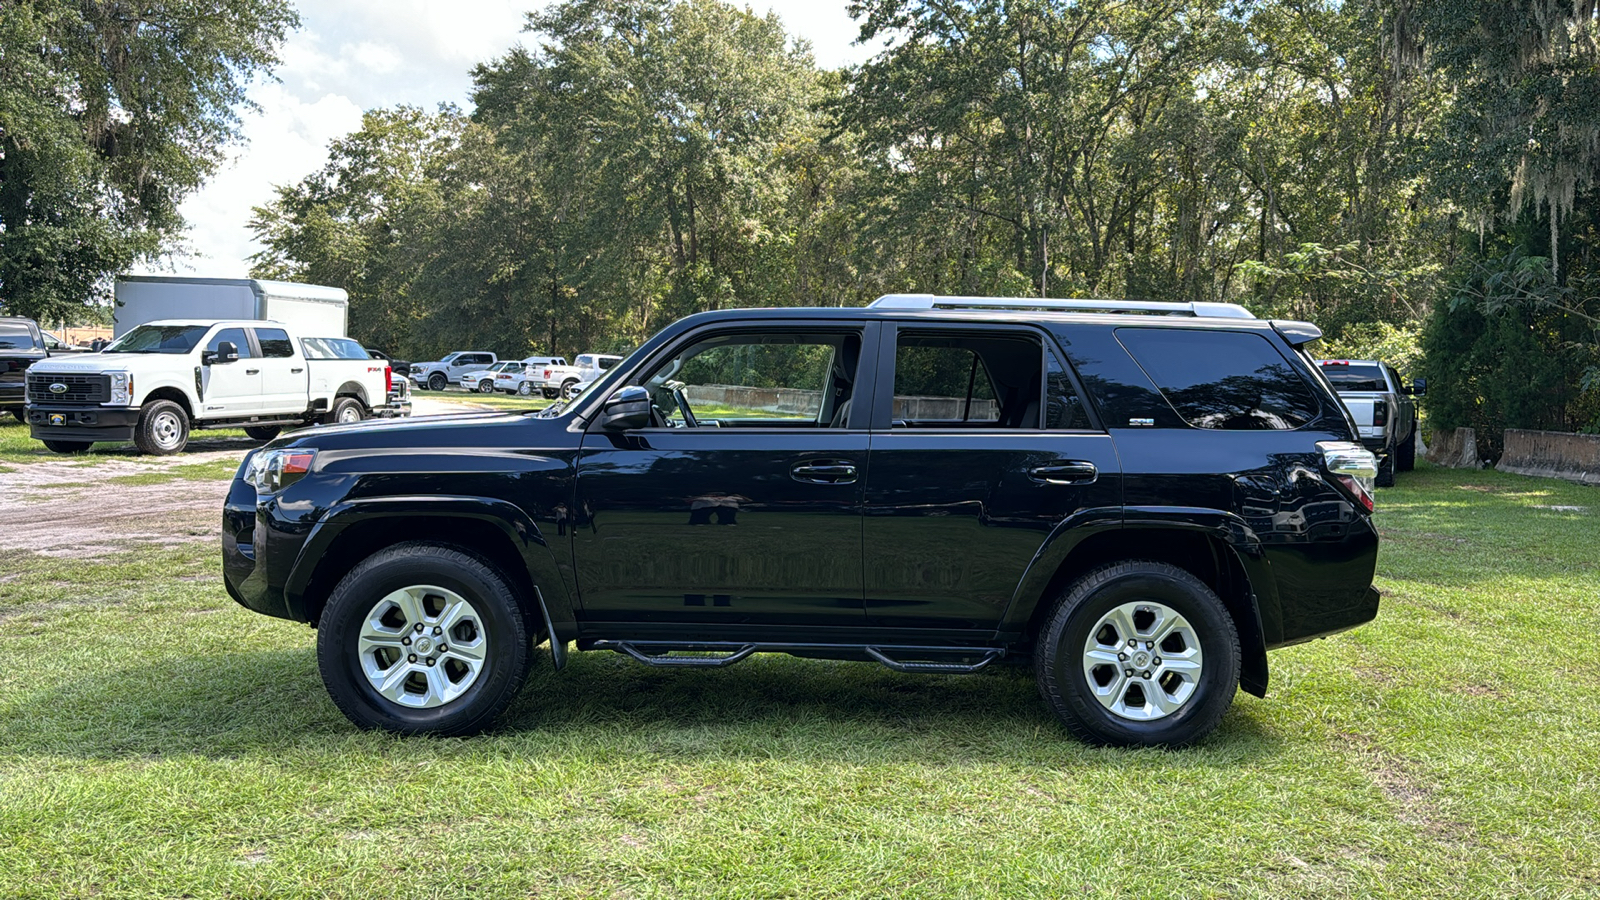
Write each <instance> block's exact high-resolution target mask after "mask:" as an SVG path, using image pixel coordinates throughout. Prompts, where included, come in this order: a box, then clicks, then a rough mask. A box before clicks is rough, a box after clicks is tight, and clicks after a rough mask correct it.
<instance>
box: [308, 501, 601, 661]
mask: <svg viewBox="0 0 1600 900" xmlns="http://www.w3.org/2000/svg"><path fill="white" fill-rule="evenodd" d="M419 516H422V517H427V518H430V519H461V520H473V521H479V522H484V523H487V524H489V525H491V526H493V527H494V528H495V529H496V530H498V531H499V532H500V533H501V534H503V535H505V537H506V539H507V540H508V541H509V542H510V543H511V546H512V547H513V548H514V549H515V551H516V553H517V555H518V556H519V557H520V559H521V561H522V565H523V571H522V573H514V572H512V573H507V574H508V575H511V576H513V577H515V576H517V575H518V574H523V575H526V577H527V579H528V581H529V582H530V585H531V588H532V590H531V592H529V595H528V596H527V597H526V600H527V602H529V603H530V604H531V605H533V606H536V607H538V608H537V609H536V610H530V612H534V613H537V615H538V616H539V617H541V619H542V621H543V623H544V625H545V627H546V629H547V631H548V632H549V635H550V652H551V656H552V657H553V659H554V661H555V664H556V667H557V668H560V667H561V666H563V665H565V663H566V642H567V641H570V640H576V639H577V636H578V634H577V621H576V618H575V616H574V615H573V604H572V598H571V597H570V596H568V594H567V590H566V586H565V585H566V583H565V581H563V580H562V577H561V572H560V569H559V568H558V567H557V565H556V559H555V554H554V552H553V551H552V549H551V547H550V545H549V543H548V542H547V541H546V540H545V537H544V534H543V533H542V532H541V531H540V530H539V526H538V525H537V524H536V523H535V522H534V521H533V519H532V518H530V517H529V516H528V514H527V513H526V512H524V511H523V510H522V509H521V508H520V507H518V506H517V505H515V504H513V503H509V502H507V501H505V500H499V499H495V498H490V497H462V496H394V497H371V498H363V499H359V500H351V501H347V502H344V503H340V504H337V505H335V506H333V507H330V508H329V509H328V511H327V512H326V513H324V514H323V515H322V517H321V518H320V519H318V520H317V522H316V524H314V525H312V526H311V529H310V531H309V532H308V533H307V535H306V540H305V542H304V543H303V544H302V545H301V548H300V552H299V554H298V555H297V556H296V558H295V561H294V566H293V568H291V569H290V572H289V578H288V580H287V581H286V582H285V584H284V598H285V600H286V602H287V605H288V607H289V610H290V611H291V612H292V613H293V614H294V615H295V616H296V617H297V618H300V619H302V620H308V619H309V616H308V615H307V610H306V601H305V596H306V592H307V589H308V588H309V587H310V585H311V581H312V578H313V577H314V576H315V574H316V570H317V567H318V565H319V564H320V563H321V562H322V560H323V559H324V556H325V554H326V553H327V551H328V550H329V548H331V547H332V546H333V545H334V543H335V542H336V540H337V539H338V537H339V536H340V535H341V534H343V533H344V532H345V531H346V530H347V529H349V528H350V527H351V526H353V525H358V524H365V523H369V522H373V521H378V520H384V519H393V520H395V523H396V525H397V526H399V525H400V524H401V522H403V521H404V520H407V519H415V518H417V517H419ZM397 530H398V528H397ZM467 549H468V550H471V549H472V548H471V547H468V548H467ZM519 581H520V579H519Z"/></svg>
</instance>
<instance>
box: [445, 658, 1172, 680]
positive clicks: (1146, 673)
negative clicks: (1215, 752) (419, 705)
mask: <svg viewBox="0 0 1600 900" xmlns="http://www.w3.org/2000/svg"><path fill="white" fill-rule="evenodd" d="M429 665H432V663H431V662H430V663H429ZM1139 677H1140V678H1149V677H1150V673H1149V672H1140V673H1139Z"/></svg>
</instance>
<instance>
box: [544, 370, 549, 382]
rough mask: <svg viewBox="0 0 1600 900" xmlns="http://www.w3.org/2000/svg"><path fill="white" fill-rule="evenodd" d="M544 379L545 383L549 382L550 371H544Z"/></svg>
mask: <svg viewBox="0 0 1600 900" xmlns="http://www.w3.org/2000/svg"><path fill="white" fill-rule="evenodd" d="M544 377H545V380H546V381H549V380H550V370H549V369H545V370H544Z"/></svg>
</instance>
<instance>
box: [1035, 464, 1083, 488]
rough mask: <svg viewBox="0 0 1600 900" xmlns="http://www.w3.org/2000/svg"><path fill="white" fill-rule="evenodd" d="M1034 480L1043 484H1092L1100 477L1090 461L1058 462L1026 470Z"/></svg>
mask: <svg viewBox="0 0 1600 900" xmlns="http://www.w3.org/2000/svg"><path fill="white" fill-rule="evenodd" d="M1028 475H1029V476H1030V477H1031V478H1033V480H1034V481H1039V482H1043V483H1045V484H1092V483H1093V482H1094V480H1095V479H1096V478H1099V477H1100V470H1099V469H1096V468H1095V467H1094V463H1091V462H1078V461H1070V462H1058V463H1051V464H1050V465H1048V466H1037V467H1035V468H1032V469H1029V470H1028Z"/></svg>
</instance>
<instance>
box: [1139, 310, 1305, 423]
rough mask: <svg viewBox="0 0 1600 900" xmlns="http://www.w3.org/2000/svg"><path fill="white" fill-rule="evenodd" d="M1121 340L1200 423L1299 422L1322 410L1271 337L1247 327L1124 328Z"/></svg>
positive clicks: (1178, 408) (1184, 413) (1174, 402)
mask: <svg viewBox="0 0 1600 900" xmlns="http://www.w3.org/2000/svg"><path fill="white" fill-rule="evenodd" d="M1117 340H1119V341H1121V342H1122V345H1123V346H1124V347H1126V348H1127V349H1128V352H1129V353H1131V354H1132V355H1133V358H1134V359H1135V360H1137V361H1138V363H1139V365H1140V366H1141V367H1143V369H1144V370H1145V373H1146V374H1148V375H1149V376H1150V380H1151V381H1154V382H1155V383H1156V386H1157V387H1158V388H1160V389H1161V393H1162V395H1163V396H1165V397H1166V399H1167V402H1168V403H1170V404H1171V405H1172V408H1173V409H1174V410H1176V411H1177V413H1178V415H1180V416H1182V417H1183V418H1184V420H1185V421H1187V422H1188V423H1189V424H1190V425H1193V426H1194V427H1196V428H1214V429H1221V430H1224V431H1263V430H1288V429H1294V428H1299V427H1300V426H1302V425H1304V424H1306V423H1307V422H1310V421H1311V420H1312V419H1315V418H1316V417H1317V414H1318V412H1319V411H1320V409H1319V407H1318V404H1317V400H1316V397H1315V395H1313V394H1312V393H1311V389H1310V388H1309V387H1307V386H1306V383H1305V380H1304V379H1302V378H1301V377H1300V375H1299V374H1298V373H1297V372H1295V371H1294V370H1293V369H1291V368H1290V367H1289V363H1288V362H1287V361H1286V360H1285V359H1284V358H1283V354H1281V353H1279V352H1278V350H1277V348H1276V347H1274V346H1273V345H1272V343H1271V342H1270V341H1268V340H1267V339H1266V338H1264V337H1262V336H1261V335H1258V334H1251V333H1249V332H1243V331H1202V330H1198V329H1195V330H1177V329H1163V328H1119V329H1117Z"/></svg>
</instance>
